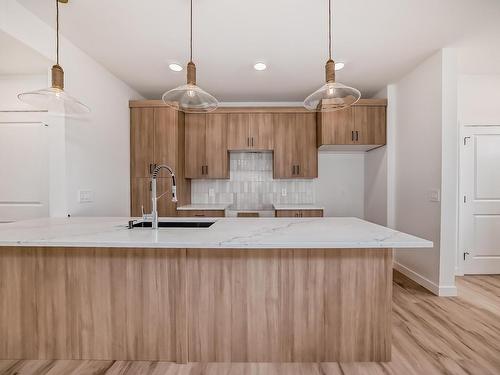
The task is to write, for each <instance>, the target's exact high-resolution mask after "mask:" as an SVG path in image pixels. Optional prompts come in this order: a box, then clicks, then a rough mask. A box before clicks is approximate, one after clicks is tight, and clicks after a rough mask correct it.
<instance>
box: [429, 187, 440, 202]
mask: <svg viewBox="0 0 500 375" xmlns="http://www.w3.org/2000/svg"><path fill="white" fill-rule="evenodd" d="M429 202H441V190H439V189H433V190H429Z"/></svg>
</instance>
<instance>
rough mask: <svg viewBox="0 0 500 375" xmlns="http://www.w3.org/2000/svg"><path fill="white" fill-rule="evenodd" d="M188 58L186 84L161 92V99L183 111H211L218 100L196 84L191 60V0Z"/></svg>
mask: <svg viewBox="0 0 500 375" xmlns="http://www.w3.org/2000/svg"><path fill="white" fill-rule="evenodd" d="M190 25H191V28H190V46H189V48H190V59H189V62H188V64H187V84H186V85H182V86H179V87H176V88H175V89H172V90H170V91H167V92H166V93H165V94H163V97H162V99H163V101H164V102H165V103H166V104H167V105H170V106H172V107H176V108H179V109H180V110H181V111H183V112H190V113H203V112H211V111H213V110H215V109H217V107H218V106H219V102H218V101H217V99H215V98H214V97H213V96H212V95H210V94H209V93H208V92H206V91H204V90H203V89H201V88H200V87H198V86H197V85H196V65H195V64H194V62H193V0H191V13H190Z"/></svg>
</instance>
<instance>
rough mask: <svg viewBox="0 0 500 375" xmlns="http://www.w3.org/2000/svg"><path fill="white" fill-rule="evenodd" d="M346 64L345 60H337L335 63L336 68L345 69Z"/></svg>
mask: <svg viewBox="0 0 500 375" xmlns="http://www.w3.org/2000/svg"><path fill="white" fill-rule="evenodd" d="M344 66H345V64H344V63H343V62H336V63H335V70H341V69H344Z"/></svg>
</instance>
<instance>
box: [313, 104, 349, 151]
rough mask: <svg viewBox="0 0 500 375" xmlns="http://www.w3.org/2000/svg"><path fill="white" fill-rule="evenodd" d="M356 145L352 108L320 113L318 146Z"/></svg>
mask: <svg viewBox="0 0 500 375" xmlns="http://www.w3.org/2000/svg"><path fill="white" fill-rule="evenodd" d="M354 143H355V137H354V121H353V109H352V107H349V108H346V109H342V110H340V111H333V112H319V113H318V146H321V145H350V144H354Z"/></svg>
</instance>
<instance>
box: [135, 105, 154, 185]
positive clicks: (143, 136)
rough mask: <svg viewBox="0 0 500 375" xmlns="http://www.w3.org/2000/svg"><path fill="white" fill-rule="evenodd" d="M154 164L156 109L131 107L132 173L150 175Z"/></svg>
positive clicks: (142, 175) (137, 175)
mask: <svg viewBox="0 0 500 375" xmlns="http://www.w3.org/2000/svg"><path fill="white" fill-rule="evenodd" d="M152 164H154V109H153V108H131V109H130V174H131V177H149V174H150V168H151V165H152Z"/></svg>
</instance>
